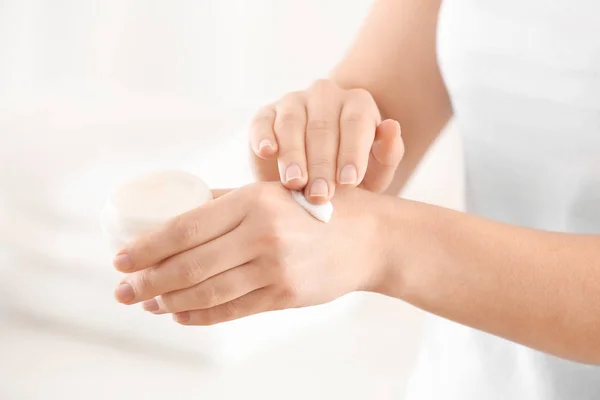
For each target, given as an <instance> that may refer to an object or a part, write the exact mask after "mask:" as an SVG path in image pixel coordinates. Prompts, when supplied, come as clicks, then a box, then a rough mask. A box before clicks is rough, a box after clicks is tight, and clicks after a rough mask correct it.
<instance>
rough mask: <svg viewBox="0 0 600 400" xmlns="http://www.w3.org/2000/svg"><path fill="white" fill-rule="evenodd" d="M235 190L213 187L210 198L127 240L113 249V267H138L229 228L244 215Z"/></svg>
mask: <svg viewBox="0 0 600 400" xmlns="http://www.w3.org/2000/svg"><path fill="white" fill-rule="evenodd" d="M236 192H238V191H237V190H236V191H231V192H230V191H213V194H214V195H215V196H216V198H215V199H214V200H211V201H209V202H207V203H205V204H203V205H201V206H200V207H198V208H195V209H193V210H191V211H188V212H186V213H184V214H181V215H179V216H177V217H175V218H173V219H172V220H170V221H169V222H167V223H165V224H163V225H161V226H159V227H158V228H157V229H155V230H152V231H151V232H148V233H146V234H144V235H142V236H140V237H139V238H137V239H135V240H134V241H133V242H131V243H129V244H127V245H126V246H125V247H124V248H123V249H122V250H120V251H119V252H118V253H117V256H116V257H115V259H114V261H113V264H114V267H115V268H116V269H117V270H118V271H121V272H134V271H140V270H142V269H145V268H148V267H151V266H153V265H156V264H158V263H159V262H161V261H163V260H165V259H166V258H169V257H171V256H173V255H175V254H178V253H181V252H183V251H186V250H189V249H191V248H194V247H197V246H200V245H202V244H204V243H208V242H210V241H211V240H214V239H216V238H218V237H221V236H223V235H225V234H226V233H228V232H231V231H232V230H234V229H235V228H236V227H237V226H238V225H239V224H240V223H241V222H242V220H243V219H244V216H245V215H246V207H244V206H243V204H240V196H236Z"/></svg>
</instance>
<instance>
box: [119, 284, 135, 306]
mask: <svg viewBox="0 0 600 400" xmlns="http://www.w3.org/2000/svg"><path fill="white" fill-rule="evenodd" d="M115 297H116V298H117V300H119V301H120V302H121V303H129V302H130V301H133V299H134V298H135V293H134V292H133V288H132V287H131V285H130V284H129V283H121V284H120V285H119V286H118V287H117V289H116V290H115Z"/></svg>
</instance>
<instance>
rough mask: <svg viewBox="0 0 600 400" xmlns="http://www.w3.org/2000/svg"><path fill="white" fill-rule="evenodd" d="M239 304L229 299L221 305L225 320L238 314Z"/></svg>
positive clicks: (222, 315) (222, 316)
mask: <svg viewBox="0 0 600 400" xmlns="http://www.w3.org/2000/svg"><path fill="white" fill-rule="evenodd" d="M237 310H238V307H237V304H236V302H235V301H229V302H227V303H225V304H223V306H222V307H221V318H222V319H223V320H231V319H234V318H235V316H236V314H237Z"/></svg>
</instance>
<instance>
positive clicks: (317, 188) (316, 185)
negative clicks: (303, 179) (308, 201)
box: [309, 178, 329, 197]
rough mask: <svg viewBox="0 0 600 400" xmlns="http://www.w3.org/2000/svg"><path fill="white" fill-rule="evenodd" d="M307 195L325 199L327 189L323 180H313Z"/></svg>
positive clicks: (327, 192)
mask: <svg viewBox="0 0 600 400" xmlns="http://www.w3.org/2000/svg"><path fill="white" fill-rule="evenodd" d="M309 194H310V195H311V196H312V197H327V195H328V194H329V188H328V186H327V182H326V181H325V179H321V178H319V179H317V180H315V181H314V182H313V183H312V185H310V192H309Z"/></svg>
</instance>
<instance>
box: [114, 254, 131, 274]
mask: <svg viewBox="0 0 600 400" xmlns="http://www.w3.org/2000/svg"><path fill="white" fill-rule="evenodd" d="M113 265H114V266H115V268H116V269H118V270H119V271H129V270H130V269H131V268H132V263H131V257H129V254H119V255H118V256H116V257H115V259H114V261H113Z"/></svg>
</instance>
